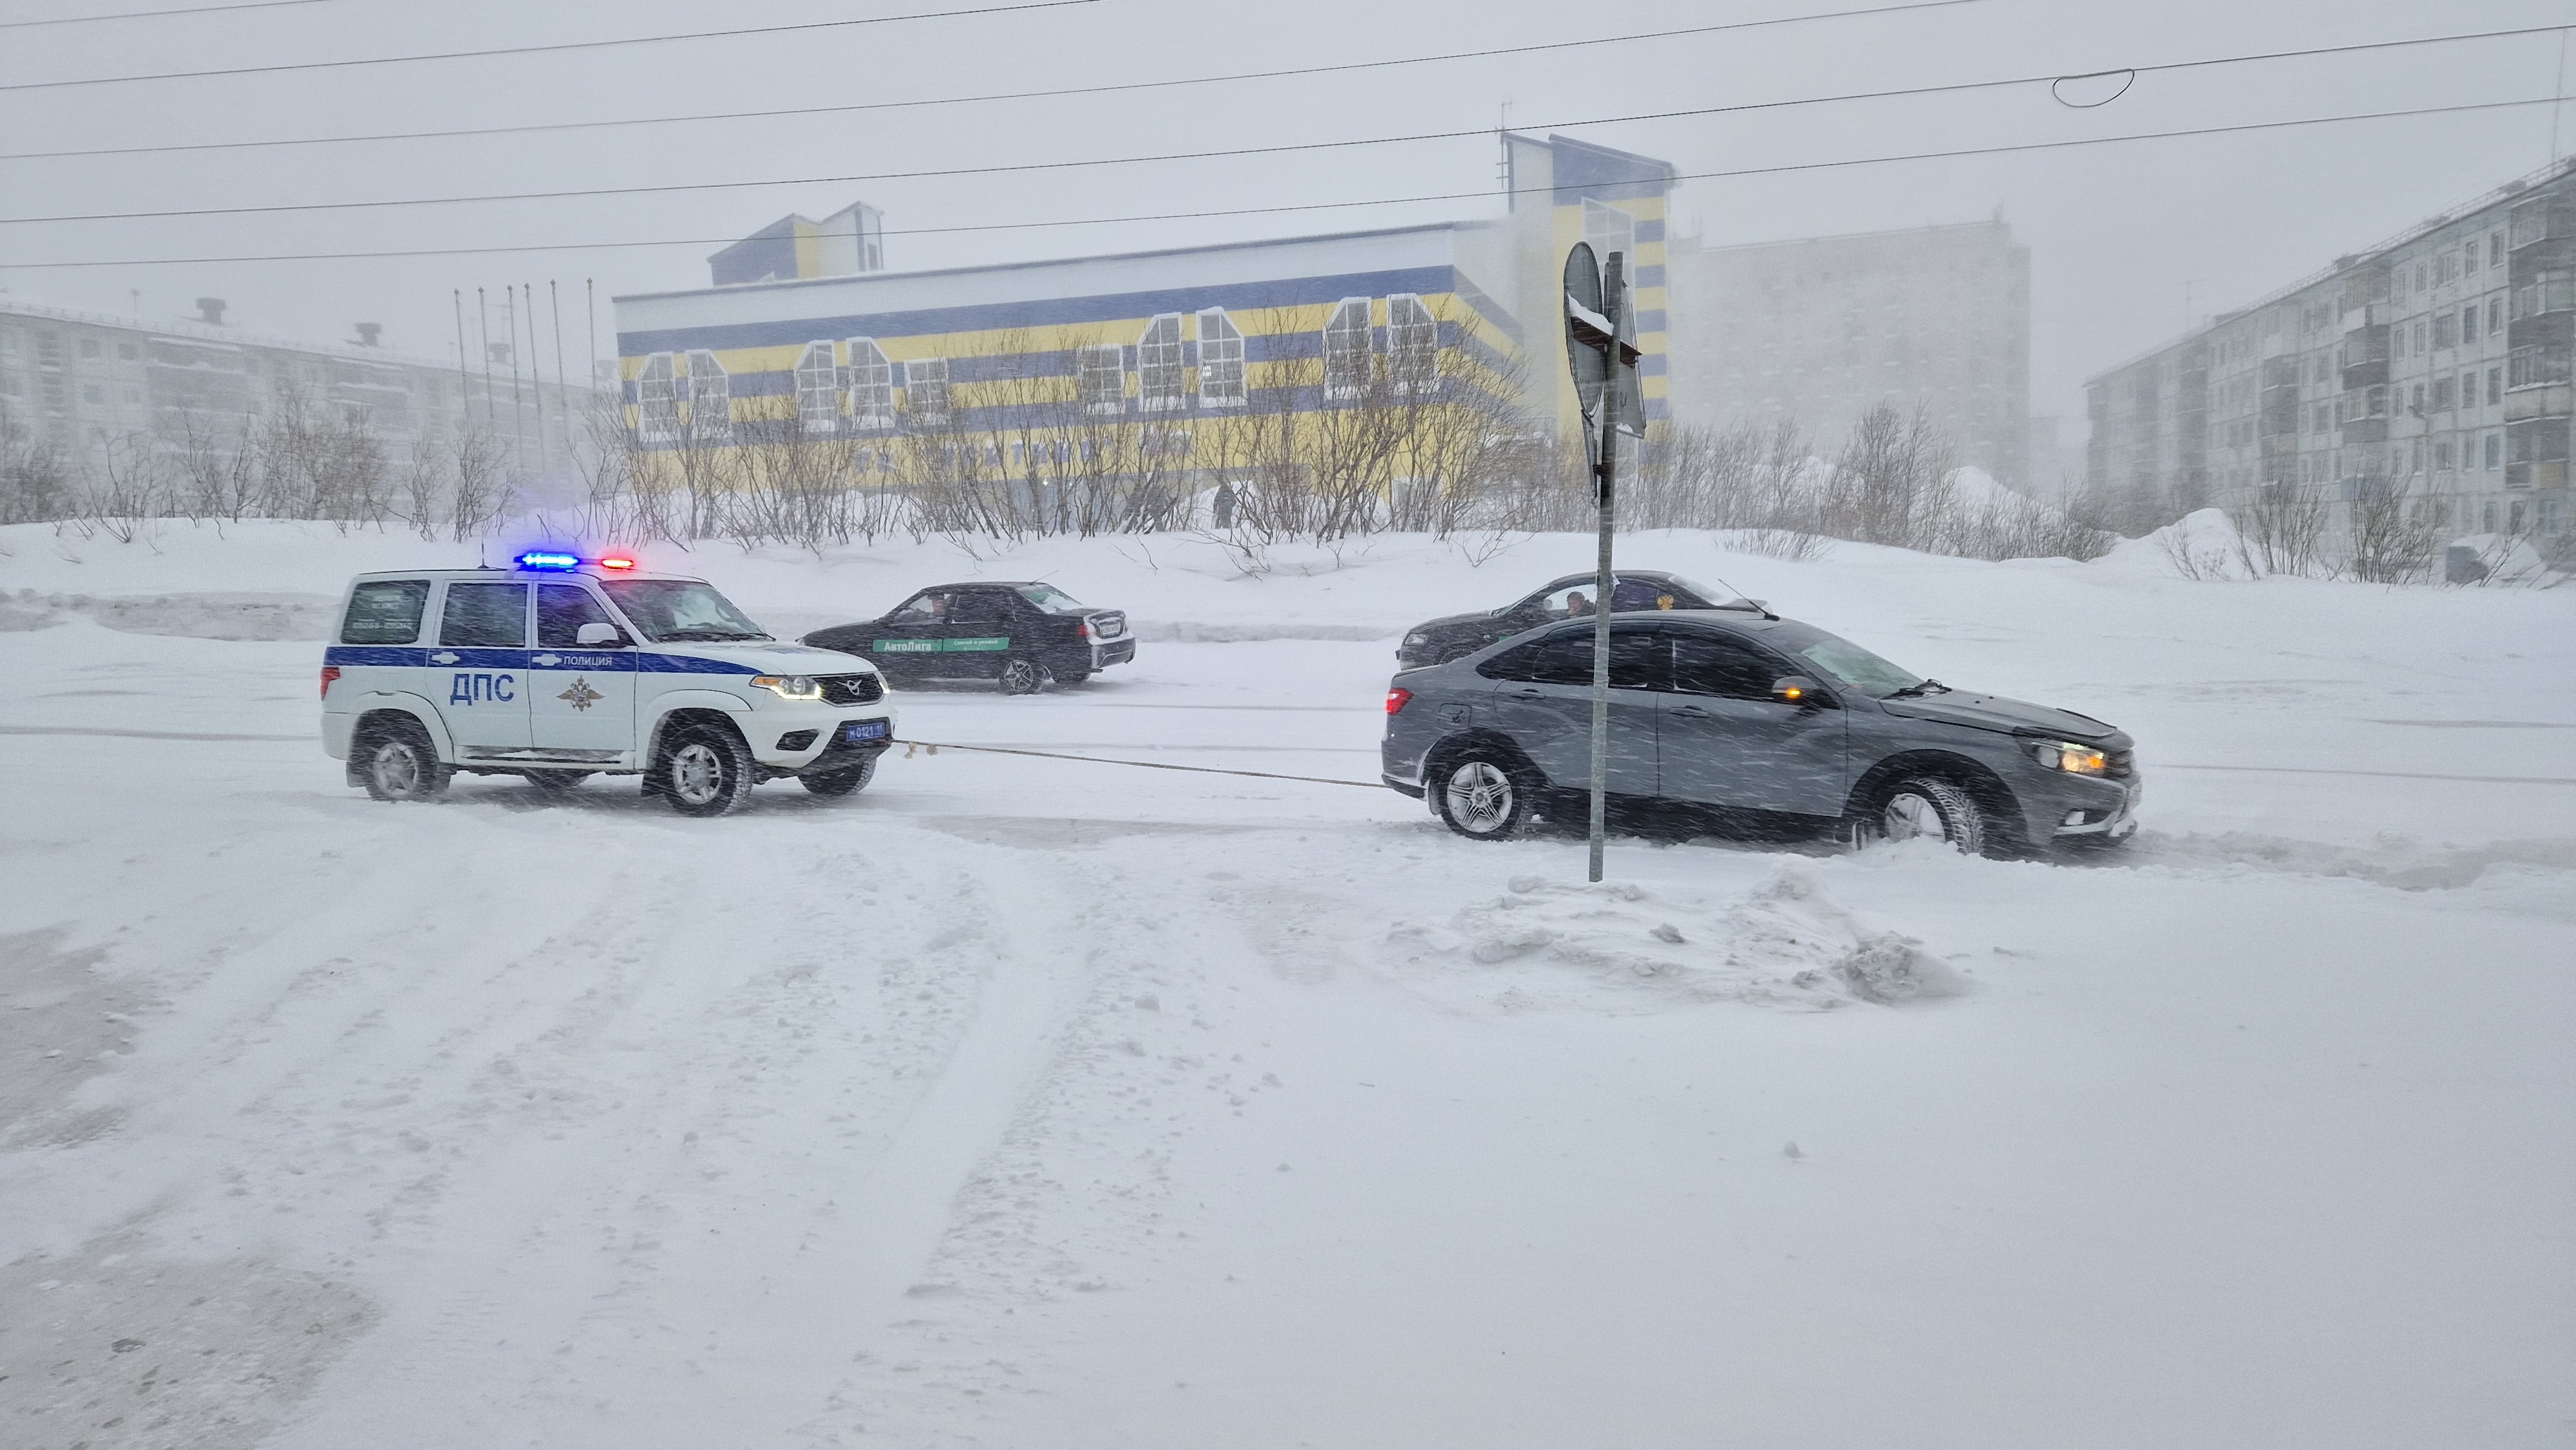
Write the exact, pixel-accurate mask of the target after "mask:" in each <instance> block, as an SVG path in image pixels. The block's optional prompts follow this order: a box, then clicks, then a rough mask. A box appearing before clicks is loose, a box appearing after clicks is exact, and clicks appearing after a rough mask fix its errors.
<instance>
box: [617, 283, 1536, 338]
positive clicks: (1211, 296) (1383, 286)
mask: <svg viewBox="0 0 2576 1450" xmlns="http://www.w3.org/2000/svg"><path fill="white" fill-rule="evenodd" d="M1460 280H1461V279H1460V277H1459V274H1458V270H1457V269H1456V268H1455V267H1450V266H1436V267H1411V268H1402V269H1396V270H1390V271H1381V272H1349V273H1342V274H1339V275H1335V276H1327V277H1298V278H1283V279H1280V280H1276V281H1264V282H1247V283H1232V284H1225V285H1219V286H1211V287H1186V288H1168V289H1159V290H1155V291H1150V292H1118V293H1103V294H1099V295H1096V296H1090V297H1062V298H1047V299H1042V300H1038V301H1031V302H997V303H983V304H976V305H969V306H961V307H932V308H916V309H912V310H908V311H897V312H876V313H851V314H844V315H840V316H824V317H812V318H797V319H790V320H788V321H784V322H754V323H730V324H719V325H716V326H711V327H692V328H663V329H657V330H653V331H640V332H621V333H619V334H618V336H617V350H618V352H619V354H620V355H621V356H625V357H640V356H643V355H646V354H650V353H657V352H686V351H689V350H690V349H692V348H705V349H710V350H714V351H727V350H731V349H736V348H751V347H792V346H797V345H800V344H803V343H807V342H812V341H815V340H817V339H820V338H831V339H840V338H850V337H885V338H906V337H935V336H941V335H945V334H952V333H968V332H1000V331H1009V330H1014V329H1022V328H1031V329H1034V328H1041V327H1079V326H1084V325H1091V324H1099V323H1109V322H1132V321H1135V320H1136V319H1138V318H1144V317H1153V316H1156V315H1158V314H1162V313H1169V312H1182V313H1189V312H1197V311H1200V310H1202V309H1205V308H1209V307H1222V308H1225V309H1226V310H1228V311H1229V312H1233V311H1250V310H1253V309H1258V308H1265V307H1306V306H1329V305H1331V304H1333V303H1336V302H1339V301H1341V300H1342V299H1343V298H1345V297H1370V298H1378V297H1385V296H1388V295H1391V294H1394V293H1399V292H1410V293H1415V294H1420V295H1438V294H1441V293H1453V294H1457V295H1459V296H1461V298H1462V300H1465V301H1467V302H1468V305H1470V306H1472V307H1474V308H1475V309H1476V311H1477V312H1478V313H1479V314H1481V315H1483V316H1484V317H1485V318H1486V319H1487V320H1488V321H1491V322H1493V323H1494V324H1495V325H1496V326H1497V327H1499V328H1501V329H1503V330H1504V331H1505V332H1506V333H1507V334H1510V335H1513V336H1517V335H1518V334H1519V325H1518V324H1517V323H1516V322H1515V321H1513V319H1512V318H1511V316H1510V314H1509V313H1506V312H1503V311H1502V310H1501V309H1500V307H1499V305H1497V304H1495V303H1494V302H1493V300H1492V299H1491V298H1490V297H1488V296H1486V295H1485V294H1484V293H1483V292H1482V291H1479V290H1476V289H1474V288H1473V287H1472V285H1471V286H1470V288H1469V289H1468V292H1465V293H1461V292H1460V291H1459V288H1458V286H1457V283H1458V282H1459V281H1460ZM1471 294H1472V295H1471Z"/></svg>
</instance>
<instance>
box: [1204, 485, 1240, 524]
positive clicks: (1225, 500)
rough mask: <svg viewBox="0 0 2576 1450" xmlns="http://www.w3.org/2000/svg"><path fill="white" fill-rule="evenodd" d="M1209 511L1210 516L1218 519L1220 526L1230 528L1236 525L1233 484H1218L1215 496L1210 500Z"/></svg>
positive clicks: (1217, 522)
mask: <svg viewBox="0 0 2576 1450" xmlns="http://www.w3.org/2000/svg"><path fill="white" fill-rule="evenodd" d="M1208 513H1209V516H1210V517H1212V518H1214V519H1215V520H1216V526H1217V527H1218V528H1220V529H1230V528H1233V527H1234V485H1233V484H1230V483H1220V484H1218V485H1217V486H1216V494H1215V496H1214V497H1212V498H1210V499H1209V500H1208Z"/></svg>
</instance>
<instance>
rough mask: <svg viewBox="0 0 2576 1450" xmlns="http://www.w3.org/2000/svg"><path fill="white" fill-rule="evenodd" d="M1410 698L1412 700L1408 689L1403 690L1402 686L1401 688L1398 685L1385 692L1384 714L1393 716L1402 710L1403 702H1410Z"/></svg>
mask: <svg viewBox="0 0 2576 1450" xmlns="http://www.w3.org/2000/svg"><path fill="white" fill-rule="evenodd" d="M1412 698H1413V692H1412V691H1411V690H1408V689H1406V688H1404V687H1403V686H1401V685H1398V686H1396V687H1395V688H1394V689H1392V690H1389V691H1387V692H1386V713H1388V714H1390V715H1392V714H1395V713H1396V712H1397V711H1399V710H1402V709H1403V708H1404V702H1405V701H1407V700H1410V699H1412Z"/></svg>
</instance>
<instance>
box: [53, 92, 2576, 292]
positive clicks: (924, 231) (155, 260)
mask: <svg viewBox="0 0 2576 1450" xmlns="http://www.w3.org/2000/svg"><path fill="white" fill-rule="evenodd" d="M2559 100H2560V98H2559V97H2557V96H2537V97H2534V98H2532V99H2529V100H2520V101H2479V102H2475V103H2471V104H2467V105H2458V106H2412V107H2408V108H2405V109H2403V110H2395V111H2362V112H2355V113H2352V114H2348V115H2342V116H2305V117H2300V118H2297V119H2294V120H2288V121H2250V122H2246V123H2244V124H2241V125H2234V126H2194V127H2190V128H2187V129H2184V130H2179V131H2142V132H2137V133H2134V134H2131V135H2127V136H2086V137H2078V138H2075V139H2072V140H2065V141H2022V142H2015V143H2012V144H2008V145H2002V146H1969V147H1960V148H1956V149H1952V150H1947V151H1912V152H1903V153H1899V154H1896V155H1891V156H1854V157H1847V158H1845V159H1843V160H1839V161H1800V162H1789V163H1784V164H1782V165H1778V166H1745V167H1737V168H1734V169H1732V170H1727V171H1696V172H1690V173H1687V174H1683V175H1679V176H1675V177H1673V178H1672V180H1674V181H1676V182H1680V181H1725V180H1733V179H1741V178H1745V177H1754V176H1781V175H1787V174H1790V173H1794V172H1803V171H1835V170H1841V169H1845V168H1849V167H1855V166H1885V165H1892V164H1895V163H1899V162H1908V161H1954V160H1962V159H1966V158H1971V157H1978V156H2005V155H2012V154H2016V153H2029V152H2040V151H2066V150H2074V149H2078V148H2081V147H2086V146H2116V145H2124V144H2128V143H2133V142H2139V141H2174V140H2181V139H2184V138H2187V137H2194V136H2230V135H2242V134H2245V133H2248V132H2254V131H2283V130H2291V129H2294V128H2298V127H2303V126H2332V125H2339V124H2342V123H2345V122H2351V121H2389V120H2397V119H2400V118H2404V117H2409V116H2451V115H2465V114H2469V113H2472V112H2479V111H2502V110H2513V109H2518V108H2521V107H2526V106H2554V105H2557V104H2558V103H2559ZM1553 189H1554V188H1552V187H1544V186H1540V187H1524V188H1521V189H1520V190H1517V191H1512V192H1506V193H1501V194H1502V195H1507V196H1541V195H1545V194H1547V193H1548V192H1550V191H1552V190H1553ZM1496 194H1497V193H1495V192H1492V191H1450V192H1427V193H1423V194H1421V195H1416V196H1381V197H1372V198H1369V199H1367V200H1362V201H1319V202H1301V203H1292V204H1285V205H1280V206H1244V207H1228V208H1224V209H1221V210H1211V211H1174V212H1149V213H1141V214H1137V215H1132V216H1108V217H1064V218H1057V219H1053V220H1048V221H1030V222H986V223H980V224H975V225H968V226H954V227H910V228H904V229H901V230H896V231H889V232H887V233H885V235H887V236H897V237H906V236H954V235H959V234H962V233H968V232H1017V231H1035V230H1043V229H1046V228H1052V227H1097V226H1117V225H1122V224H1127V223H1134V222H1168V221H1198V220H1203V219H1208V218H1217V217H1242V216H1270V215H1277V214H1279V213H1283V212H1315V211H1342V210H1349V209H1352V208H1357V207H1372V206H1402V205H1407V204H1410V203H1415V202H1430V201H1474V200H1482V199H1484V198H1488V197H1492V196H1494V195H1496ZM740 240H742V239H741V238H740V237H659V238H654V239H651V240H640V241H639V240H634V239H624V240H619V241H612V242H550V243H538V244H535V245H530V246H516V247H416V248H408V249H404V250H400V251H375V252H279V253H267V254H261V255H250V256H240V255H236V256H227V257H130V258H122V259H117V260H112V261H80V262H24V263H18V262H13V263H9V264H7V266H8V267H11V268H16V269H18V270H21V271H31V272H34V271H53V270H59V269H63V268H69V267H170V266H182V265H186V266H210V265H215V264H219V263H230V262H329V261H372V260H380V259H389V258H399V257H471V256H486V255H493V254H499V253H515V252H578V251H606V250H612V249H622V248H632V247H702V246H727V245H730V244H732V243H734V242H737V241H740Z"/></svg>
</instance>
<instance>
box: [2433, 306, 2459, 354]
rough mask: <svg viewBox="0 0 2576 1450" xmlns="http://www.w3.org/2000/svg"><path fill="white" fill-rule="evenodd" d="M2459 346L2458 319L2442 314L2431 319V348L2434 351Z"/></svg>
mask: <svg viewBox="0 0 2576 1450" xmlns="http://www.w3.org/2000/svg"><path fill="white" fill-rule="evenodd" d="M2459 345H2460V319H2458V318H2456V317H2454V316H2452V315H2451V314H2450V313H2447V312H2445V313H2443V314H2442V315H2441V316H2439V317H2436V318H2434V319H2433V347H2434V349H2435V350H2436V351H2439V350H2440V349H2442V348H2446V347H2457V346H2459Z"/></svg>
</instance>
